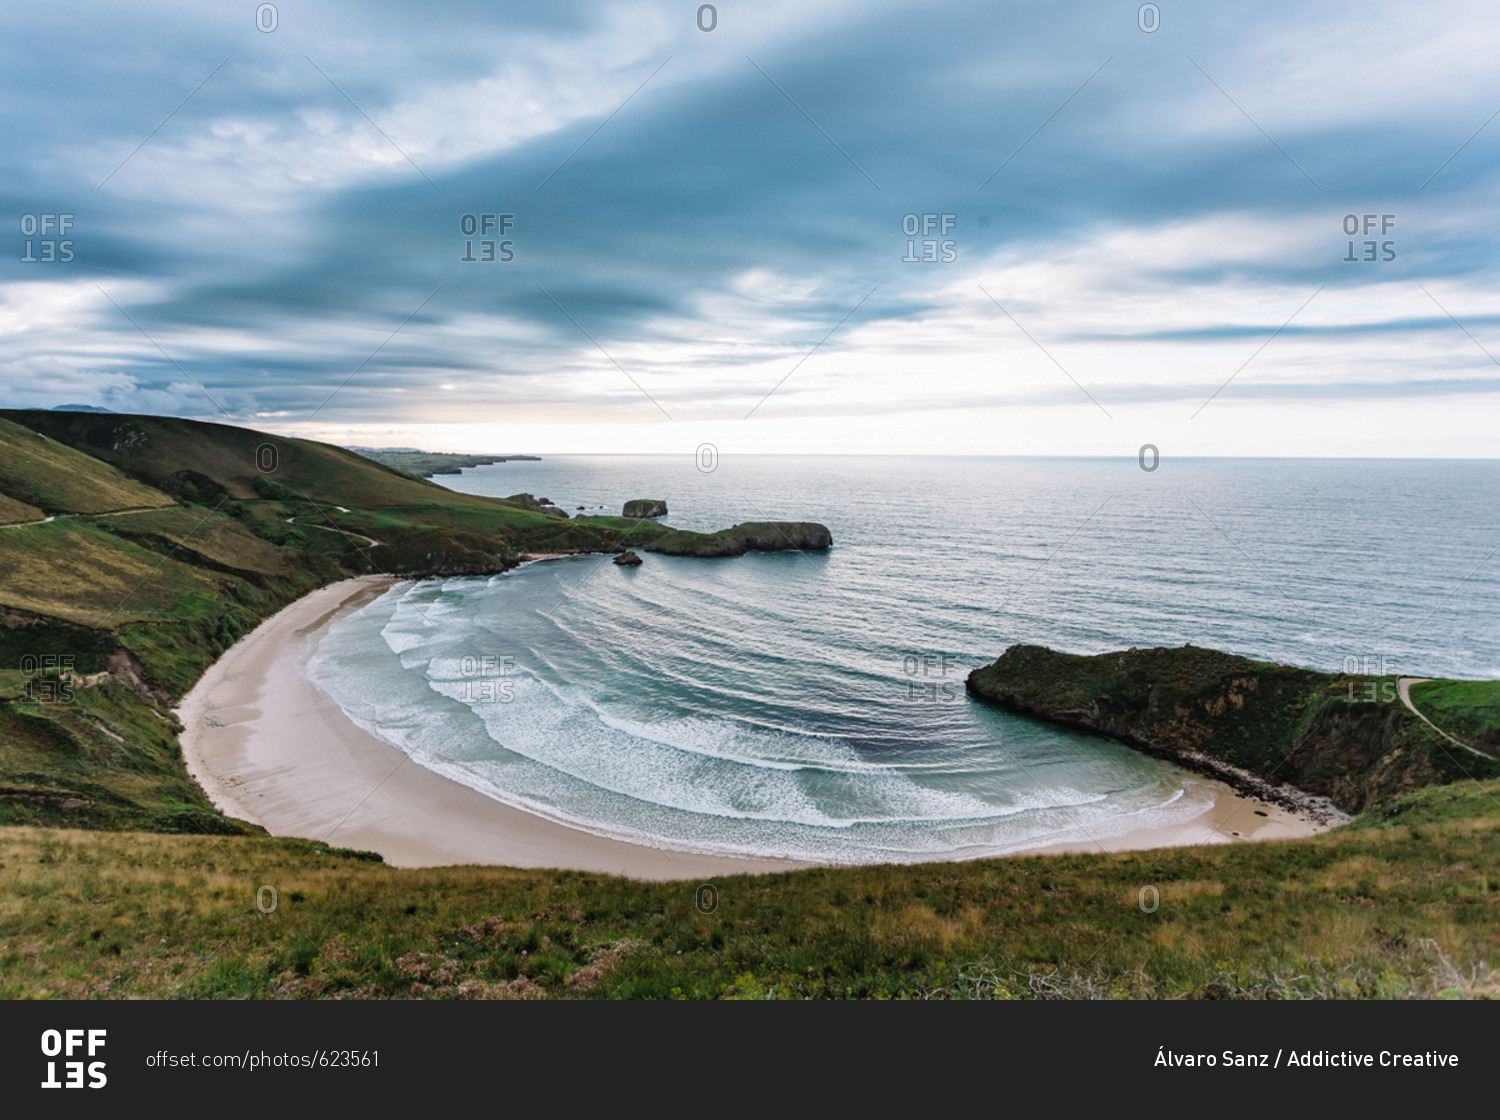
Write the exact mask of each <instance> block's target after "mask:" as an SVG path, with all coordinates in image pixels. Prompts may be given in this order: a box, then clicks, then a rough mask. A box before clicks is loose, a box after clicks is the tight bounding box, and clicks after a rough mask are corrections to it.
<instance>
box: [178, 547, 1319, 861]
mask: <svg viewBox="0 0 1500 1120" xmlns="http://www.w3.org/2000/svg"><path fill="white" fill-rule="evenodd" d="M394 583H395V581H394V580H392V579H390V578H389V577H384V576H367V577H362V578H359V579H352V580H346V581H344V582H341V583H337V584H333V585H331V586H329V587H325V588H321V589H320V590H318V591H315V592H313V593H312V594H310V595H308V596H306V597H304V598H302V599H300V600H298V601H297V602H295V603H293V604H292V605H290V606H288V607H286V608H285V609H284V610H282V611H281V612H280V613H279V614H277V615H275V616H274V617H272V618H270V619H267V620H266V621H265V622H264V623H262V624H261V625H260V627H258V628H257V629H256V630H255V631H254V632H253V633H251V634H249V635H246V636H245V637H244V638H242V639H241V640H240V641H239V642H238V643H236V644H235V645H234V647H233V648H231V649H230V650H229V651H228V652H226V653H225V654H224V656H223V657H222V658H220V659H219V660H218V661H217V662H215V664H214V665H213V666H212V667H211V668H210V669H209V670H208V672H207V673H205V674H204V675H203V677H202V679H201V680H199V682H198V683H197V684H196V685H195V686H194V687H193V689H192V691H191V692H189V693H188V695H187V696H186V697H184V699H183V702H182V704H181V706H180V707H179V708H178V709H177V714H178V716H179V718H180V719H181V720H182V723H183V727H184V730H183V732H182V736H181V742H182V750H183V755H184V758H185V759H186V762H187V767H188V770H189V772H190V773H191V774H192V775H193V777H194V778H195V779H196V780H197V781H198V783H199V784H200V785H201V786H202V787H203V788H204V790H205V791H206V792H207V794H208V796H209V798H210V799H211V800H212V801H213V803H214V804H215V805H216V806H217V807H218V808H219V809H220V811H222V812H224V813H227V814H229V815H231V816H234V817H238V818H240V819H242V820H247V821H251V822H253V823H256V824H259V825H261V826H262V827H264V828H265V829H267V831H269V832H271V833H272V834H273V835H276V836H296V837H303V838H306V839H312V840H323V841H326V842H328V843H330V844H332V845H334V846H337V847H347V848H362V849H367V850H371V851H376V852H379V853H380V854H381V855H382V856H384V857H385V859H386V861H387V862H388V863H390V864H392V865H393V866H396V867H440V866H447V865H454V864H491V865H503V866H508V867H550V868H567V869H573V870H580V871H595V872H605V873H610V874H619V875H627V876H631V877H634V878H644V879H697V878H706V877H708V876H712V875H727V874H747V873H760V872H770V871H786V870H791V869H794V868H797V867H802V866H806V865H805V864H799V863H793V862H790V861H784V860H774V859H760V860H746V859H737V858H734V857H729V856H715V855H704V854H699V853H693V852H683V851H676V850H673V851H668V850H664V849H659V848H653V847H649V846H644V845H638V844H631V843H626V842H623V841H619V840H613V839H609V838H606V837H600V836H595V835H593V834H591V833H587V832H583V831H581V830H579V829H575V828H570V827H568V826H567V825H564V824H560V823H558V822H556V821H552V820H548V819H546V818H544V817H540V816H536V815H534V814H532V813H527V812H524V811H522V810H519V809H515V808H513V807H511V806H509V805H505V804H503V803H501V802H499V801H496V800H494V799H493V798H490V797H487V796H485V795H484V794H482V793H480V792H478V791H477V790H473V789H470V788H469V787H468V786H464V785H461V784H459V783H458V782H455V781H453V780H451V779H449V778H446V777H444V776H442V775H440V774H437V773H434V772H433V771H431V770H427V769H425V768H423V767H422V766H420V765H418V764H417V763H415V762H411V761H409V760H408V759H407V756H406V755H405V754H403V753H402V752H400V751H398V750H396V749H395V748H394V747H391V746H390V745H388V744H386V743H384V742H382V741H381V740H379V739H377V738H375V737H374V736H373V735H370V734H369V733H368V732H366V731H364V730H363V729H362V728H360V727H358V726H357V725H356V724H354V723H353V722H352V721H351V720H350V719H349V718H348V717H347V716H346V715H345V714H344V713H343V711H342V710H341V709H340V708H339V707H338V705H336V704H335V703H334V702H333V701H332V700H330V699H329V698H328V697H327V696H326V695H324V694H323V693H322V692H321V691H320V690H319V689H318V688H317V687H316V686H315V685H313V684H312V683H311V682H310V681H308V680H307V679H306V678H305V677H303V676H302V674H301V673H300V672H299V671H298V669H297V664H298V662H299V661H300V660H301V659H302V658H303V656H304V655H305V654H306V652H307V649H308V646H309V643H310V641H311V640H312V638H313V636H314V635H315V634H316V633H318V632H319V631H320V629H321V628H323V627H326V626H327V625H329V624H330V623H331V622H332V621H333V620H334V618H336V617H337V616H338V615H339V614H340V613H341V612H345V611H352V610H355V609H357V608H358V607H359V606H361V605H363V604H364V603H367V602H369V601H370V600H371V599H372V598H374V597H375V596H377V595H380V594H381V593H383V592H384V591H386V590H387V589H389V588H390V587H391V586H393V584H394ZM1186 784H1187V785H1188V786H1190V787H1194V786H1196V787H1199V788H1200V790H1201V789H1203V788H1206V789H1207V791H1208V792H1209V793H1211V794H1212V798H1213V803H1212V807H1211V808H1210V809H1209V810H1208V811H1207V812H1205V813H1203V814H1202V815H1200V816H1199V817H1197V818H1195V819H1194V820H1191V821H1188V822H1186V823H1184V824H1180V825H1175V826H1171V827H1164V828H1155V829H1143V830H1139V831H1136V832H1131V833H1127V834H1125V835H1121V836H1115V837H1108V838H1105V837H1101V838H1100V839H1099V841H1098V842H1097V843H1095V842H1093V841H1085V842H1083V843H1077V844H1074V843H1070V844H1064V845H1051V846H1044V847H1038V848H1037V849H1035V850H1034V851H1032V852H1028V853H1025V854H1038V853H1042V852H1064V851H1081V852H1090V851H1092V852H1097V851H1099V850H1100V848H1103V849H1104V850H1107V851H1111V852H1114V851H1128V850H1137V849H1143V848H1156V847H1173V846H1195V845H1198V844H1202V843H1226V842H1228V843H1235V842H1242V841H1251V840H1269V839H1289V838H1293V837H1299V836H1309V835H1312V834H1313V833H1315V832H1317V831H1320V827H1319V826H1318V825H1316V824H1315V823H1313V822H1312V821H1310V820H1306V819H1303V818H1301V817H1299V816H1297V815H1294V814H1293V813H1291V812H1289V811H1288V810H1286V809H1283V808H1281V807H1279V806H1276V805H1273V804H1269V803H1266V802H1262V801H1260V800H1258V799H1256V798H1246V797H1243V796H1241V795H1240V794H1238V793H1236V792H1235V791H1233V790H1232V789H1230V788H1229V787H1228V786H1227V785H1224V784H1223V783H1220V782H1216V781H1211V780H1208V779H1205V778H1200V777H1197V776H1189V777H1187V779H1186Z"/></svg>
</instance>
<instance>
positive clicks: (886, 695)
mask: <svg viewBox="0 0 1500 1120" xmlns="http://www.w3.org/2000/svg"><path fill="white" fill-rule="evenodd" d="M443 481H444V482H445V483H446V484H447V485H450V486H451V487H453V488H454V489H459V490H464V491H467V492H471V493H484V494H491V495H496V496H503V495H506V494H511V493H516V492H518V491H523V490H524V491H530V492H532V493H534V494H538V495H544V496H547V497H550V498H552V499H553V500H554V501H555V502H557V503H558V504H560V505H562V506H564V507H565V508H568V509H569V510H573V509H574V507H576V506H579V505H584V506H588V507H591V508H593V507H598V506H603V507H605V508H607V509H608V510H610V511H611V512H618V507H619V506H620V504H621V503H623V502H624V501H625V500H626V499H627V498H633V497H659V498H665V499H666V500H667V502H668V504H669V506H670V507H671V510H672V513H671V515H670V516H669V517H668V518H667V519H666V520H668V521H669V522H670V523H672V524H674V525H678V526H680V527H684V528H700V529H708V528H717V527H722V526H724V525H728V524H731V523H733V522H736V521H743V520H762V519H771V518H775V519H799V520H801V519H806V520H819V521H822V522H824V523H825V524H827V525H828V526H829V527H830V529H832V531H833V535H834V541H835V547H834V549H833V550H831V551H830V552H828V553H826V554H807V555H804V554H799V553H780V554H766V555H749V556H744V557H739V558H735V559H727V560H717V561H704V560H690V559H676V558H671V557H660V556H653V555H650V554H646V556H645V564H643V565H642V566H641V567H639V568H635V569H622V568H617V567H615V566H614V565H613V564H610V563H609V562H608V559H607V558H600V557H579V558H574V559H568V560H562V561H550V562H545V563H540V564H533V565H528V566H526V567H523V568H520V569H517V570H515V571H512V572H509V573H507V574H505V575H503V576H498V577H493V578H488V579H485V578H479V579H461V580H457V579H456V580H447V581H432V582H427V583H421V584H407V585H404V586H403V587H401V588H399V589H398V590H396V591H394V592H392V593H390V594H388V595H386V596H384V597H382V598H380V599H378V600H376V601H375V602H373V603H371V604H370V605H368V606H367V607H365V608H364V609H363V610H361V611H359V612H357V613H355V614H353V615H350V616H348V617H346V618H344V619H342V620H341V621H340V622H338V623H337V624H335V625H334V626H333V627H332V628H331V629H330V631H329V632H328V633H327V635H326V636H325V637H324V639H323V640H322V643H321V645H320V646H319V647H318V649H317V651H316V653H315V654H314V656H313V658H312V659H311V661H310V662H309V664H308V666H307V672H308V674H309V675H310V676H311V677H312V679H313V680H315V681H316V682H317V683H318V685H319V686H320V687H321V688H323V689H324V690H325V691H326V692H328V693H329V694H330V695H331V696H332V697H333V698H334V699H335V700H337V701H338V702H339V703H340V704H341V705H342V706H343V707H344V709H345V710H346V711H347V712H349V714H350V715H351V716H352V717H353V718H354V719H355V720H356V721H357V722H359V723H361V724H362V725H364V726H365V727H367V728H369V729H370V730H372V731H374V732H375V733H376V734H378V735H380V736H381V737H382V738H384V739H386V740H387V741H389V742H391V743H392V744H394V745H396V746H397V747H399V748H401V749H403V750H406V751H408V752H409V753H411V755H412V757H413V759H414V760H415V761H417V762H420V763H421V764H423V765H426V766H429V767H431V768H433V769H435V770H438V771H440V772H442V773H445V774H447V775H449V776H451V777H454V778H456V779H458V780H460V781H463V782H465V783H467V784H469V785H472V786H474V787H475V788H478V789H480V790H483V791H484V792H486V793H488V794H490V795H491V796H494V797H496V798H498V799H500V800H502V801H505V802H508V803H510V804H514V805H517V806H520V807H523V808H527V809H530V810H532V811H535V812H540V813H543V814H544V815H548V816H552V817H554V818H557V819H561V820H565V821H567V822H569V823H572V824H575V825H577V826H579V827H582V828H585V829H588V830H590V831H593V832H597V833H600V834H604V835H611V836H617V837H621V838H627V839H633V840H637V841H641V842H646V843H652V844H658V845H661V846H663V847H669V848H687V849H694V850H702V851H716V852H734V853H740V854H745V855H766V856H772V855H775V856H788V857H793V858H802V859H814V860H822V861H835V862H877V861H905V860H919V859H937V858H969V857H974V856H980V855H987V854H999V853H1004V852H1008V851H1016V850H1020V849H1024V848H1027V847H1035V846H1038V845H1041V844H1047V843H1055V842H1060V841H1086V840H1087V839H1088V838H1089V837H1094V838H1097V839H1103V838H1104V837H1106V836H1109V835H1115V834H1119V833H1123V832H1127V831H1134V830H1136V829H1138V828H1142V827H1152V826H1157V825H1165V824H1170V823H1172V822H1174V821H1179V820H1184V819H1188V818H1191V817H1192V816H1195V815H1197V813H1199V812H1201V811H1202V809H1203V808H1205V807H1206V804H1205V803H1204V794H1203V793H1201V792H1192V791H1186V790H1185V789H1184V785H1183V781H1182V778H1183V775H1182V774H1181V772H1180V771H1178V770H1176V769H1175V768H1173V767H1171V766H1168V765H1167V764H1165V763H1162V762H1159V761H1157V760H1154V759H1150V758H1147V757H1144V756H1142V755H1139V754H1137V753H1135V752H1133V751H1131V750H1129V749H1127V748H1124V747H1121V746H1119V745H1118V744H1114V743H1110V742H1106V741H1101V740H1098V739H1093V738H1089V737H1085V736H1081V735H1076V734H1073V733H1070V732H1066V731H1061V730H1058V729H1055V728H1051V727H1047V726H1045V725H1041V724H1037V723H1034V722H1031V721H1028V720H1024V719H1020V718H1017V717H1013V716H1010V715H1007V714H1006V713H1003V712H999V711H996V710H994V709H992V708H989V707H986V706H984V705H980V704H977V703H974V702H972V701H970V700H969V699H968V698H967V696H966V695H965V693H964V690H963V680H964V677H965V676H966V675H967V673H968V672H969V670H970V669H973V668H975V667H977V666H979V665H982V664H985V663H987V662H989V661H991V660H993V659H994V658H995V657H996V656H998V655H999V654H1000V653H1001V652H1002V651H1003V650H1004V649H1005V648H1006V647H1007V646H1009V645H1011V644H1012V643H1015V642H1037V643H1041V644H1045V645H1051V646H1054V647H1058V648H1063V649H1068V650H1073V651H1077V652H1097V651H1102V650H1107V649H1117V648H1124V647H1128V646H1132V645H1135V646H1149V645H1181V644H1182V643H1184V642H1191V643H1193V644H1194V645H1202V646H1215V647H1218V648H1223V649H1228V650H1233V651H1235V652H1239V653H1244V654H1246V655H1248V656H1252V657H1259V658H1267V659H1274V660H1279V661H1286V662H1291V663H1294V664H1300V665H1307V666H1311V667H1313V668H1318V669H1325V670H1335V671H1336V670H1338V669H1340V668H1343V667H1344V666H1345V664H1346V662H1348V661H1349V660H1350V659H1354V660H1355V661H1359V662H1362V663H1368V664H1369V665H1370V666H1371V668H1372V669H1377V668H1378V667H1379V666H1380V665H1381V664H1382V663H1383V666H1384V669H1385V671H1387V672H1399V673H1401V674H1403V675H1413V676H1429V675H1457V676H1472V677H1500V635H1497V632H1496V627H1495V625H1494V621H1495V619H1496V617H1497V608H1500V564H1485V563H1484V562H1485V561H1486V558H1487V557H1488V556H1491V555H1493V550H1494V549H1495V548H1496V546H1497V545H1500V514H1497V510H1500V504H1497V502H1496V500H1495V499H1496V497H1497V494H1500V464H1494V463H1487V462H1486V463H1440V462H1405V461H1382V462H1363V461H1347V460H1339V461H1329V460H1316V461H1285V460H1278V461H1268V460H1255V461H1229V460H1199V461H1191V462H1177V463H1173V462H1168V463H1164V464H1163V465H1162V467H1161V468H1160V469H1159V470H1157V471H1155V472H1151V473H1147V472H1144V471H1142V470H1141V469H1140V468H1139V466H1138V464H1137V463H1136V462H1135V461H1134V460H1131V461H1128V462H1123V461H1122V462H1116V461H1103V460H1072V461H1069V460H1023V459H940V458H926V459H896V458H893V459H877V458H868V459H865V458H814V457H807V458H802V457H784V458H742V459H734V460H725V461H723V462H721V463H720V464H719V465H718V467H717V469H716V470H714V471H713V472H711V473H703V472H700V471H699V470H697V469H696V466H695V463H694V461H693V460H692V459H691V458H688V457H603V456H601V457H558V458H549V459H546V460H544V461H542V462H535V463H524V462H511V463H504V464H495V465H493V466H490V467H481V468H476V469H474V470H471V471H466V472H465V473H464V474H463V475H460V476H450V477H447V478H444V479H443ZM1475 569H1478V570H1477V572H1476V571H1475Z"/></svg>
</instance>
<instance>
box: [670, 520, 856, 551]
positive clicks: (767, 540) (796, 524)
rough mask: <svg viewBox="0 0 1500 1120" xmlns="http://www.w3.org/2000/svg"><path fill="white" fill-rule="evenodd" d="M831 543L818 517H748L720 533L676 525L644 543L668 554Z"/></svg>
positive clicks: (804, 548)
mask: <svg viewBox="0 0 1500 1120" xmlns="http://www.w3.org/2000/svg"><path fill="white" fill-rule="evenodd" d="M832 544H833V534H832V533H830V532H829V531H828V529H827V527H826V526H824V525H819V524H818V523H817V522H815V521H747V522H745V523H744V524H742V525H736V526H735V527H734V528H732V529H721V530H720V531H719V532H717V533H693V532H688V531H686V530H680V529H673V530H671V531H669V532H667V533H665V534H664V535H662V536H660V537H656V538H654V539H652V540H651V541H650V542H649V543H647V544H646V545H644V546H643V547H644V548H645V550H646V551H647V552H660V553H662V554H664V555H667V556H742V555H744V554H745V553H746V552H780V551H783V550H785V549H798V550H800V551H804V552H821V551H823V550H824V549H826V548H829V547H831V546H832Z"/></svg>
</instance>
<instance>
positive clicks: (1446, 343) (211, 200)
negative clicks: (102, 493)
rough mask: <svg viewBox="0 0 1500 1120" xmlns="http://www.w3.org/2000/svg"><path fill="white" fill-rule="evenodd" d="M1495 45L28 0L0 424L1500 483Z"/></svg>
mask: <svg viewBox="0 0 1500 1120" xmlns="http://www.w3.org/2000/svg"><path fill="white" fill-rule="evenodd" d="M268 25H269V26H268ZM705 28H708V29H705ZM1497 55H1500V11H1497V10H1496V9H1495V8H1494V6H1493V5H1490V4H1485V3H1431V4H1421V5H1418V4H1410V3H1370V2H1360V3H1352V2H1351V3H1322V4H1317V5H1307V4H1300V3H1299V4H1290V3H1263V2H1255V3H1213V4H1209V3H1202V4H1182V3H1162V4H1158V5H1145V6H1141V5H1138V4H1135V3H1121V2H1109V3H1090V2H1079V3H1068V4H1046V5H1044V4H1038V3H994V2H987V3H943V2H940V0H923V2H921V3H909V2H888V0H861V2H859V3H852V2H847V3H846V2H842V0H827V2H821V0H820V2H817V3H806V2H800V3H791V2H785V0H764V2H758V3H755V4H750V3H745V2H743V0H724V2H722V3H719V4H717V5H716V6H714V8H712V9H710V8H707V7H706V6H704V7H700V6H699V5H696V4H693V3H690V2H680V0H670V2H636V3H607V4H606V3H577V4H566V5H556V6H553V5H548V6H545V8H544V7H543V6H541V5H537V4H534V3H525V4H520V3H516V4H512V3H504V2H501V3H494V2H487V3H482V4H481V3H451V4H443V5H433V6H429V5H420V6H419V5H397V4H389V3H373V4H372V3H360V4H354V3H349V4H340V3H311V4H304V3H293V2H287V3H282V4H278V5H275V6H274V7H272V6H271V5H261V6H260V7H259V8H257V6H256V5H255V4H253V3H242V2H235V3H225V4H212V5H204V4H201V3H142V4H133V5H129V6H122V5H104V4H96V5H80V4H69V3H45V4H44V3H13V4H8V5H6V6H5V7H4V9H3V12H0V57H3V59H4V65H3V67H0V92H3V96H4V99H5V103H6V105H7V106H8V108H9V111H8V112H7V113H6V114H4V117H3V119H0V133H3V142H4V150H5V152H6V158H5V160H4V161H3V163H0V194H3V204H0V209H3V210H4V211H5V212H6V214H7V220H8V221H9V222H10V226H9V228H10V237H9V239H8V243H9V248H10V251H9V252H8V253H7V254H5V257H4V260H3V263H0V390H3V393H0V399H3V400H4V402H5V404H6V405H8V406H11V407H51V406H54V405H58V404H72V403H76V404H89V405H95V406H98V407H104V408H109V409H111V410H114V411H119V412H148V413H158V414H170V415H177V416H186V417H193V418H198V419H205V420H209V419H212V420H221V421H228V422H231V423H236V424H241V425H245V426H249V427H254V428H259V429H262V430H268V431H274V432H278V433H282V434H288V435H300V436H307V437H311V438H317V439H325V440H329V441H331V442H335V443H341V444H362V445H374V446H417V447H423V448H427V449H431V450H451V451H475V452H494V453H505V452H517V453H519V452H532V453H564V452H672V453H676V452H683V453H692V452H693V451H694V449H695V448H697V447H699V446H700V445H703V444H713V445H714V446H715V447H716V448H718V449H720V450H721V451H722V452H723V453H731V452H733V453H887V454H890V453H900V454H969V455H976V454H977V455H1014V454H1026V455H1110V456H1129V457H1136V456H1137V454H1138V452H1139V449H1140V448H1141V447H1143V446H1144V445H1146V444H1150V445H1152V447H1154V448H1156V449H1158V451H1159V453H1160V454H1161V455H1163V456H1172V455H1249V456H1370V457H1485V458H1488V457H1493V456H1495V455H1496V454H1497V449H1500V443H1497V441H1496V439H1495V437H1494V432H1495V428H1496V420H1497V418H1500V407H1497V406H1500V361H1497V357H1496V356H1497V355H1500V305H1497V302H1496V299H1495V291H1496V284H1495V281H1496V276H1497V269H1500V264H1497V262H1500V254H1497V248H1500V220H1497V211H1496V203H1497V185H1500V119H1497V117H1496V113H1497V111H1500V68H1497V67H1496V66H1495V65H1494V59H1495V57H1496V56H1497ZM57 215H66V216H67V217H66V218H65V220H66V222H67V228H66V229H65V230H64V231H62V232H59V231H58V228H57V227H58V225H59V224H60V223H59V220H58V218H57V217H56V216H57ZM1366 215H1369V216H1371V217H1370V218H1369V219H1368V220H1367V219H1366ZM945 216H946V217H945ZM1351 223H1352V225H1353V229H1354V232H1353V233H1350V232H1348V230H1349V229H1350V225H1351ZM502 224H503V226H504V228H503V231H502V230H501V229H500V227H501V226H502ZM1367 227H1368V230H1367ZM487 242H493V243H494V244H493V248H487V247H486V243H487ZM1367 242H1368V243H1372V244H1371V245H1370V247H1368V248H1367ZM64 243H66V246H64ZM49 245H50V248H49ZM490 254H492V255H493V256H494V258H495V259H493V260H484V259H481V258H482V257H484V256H486V255H490ZM1367 255H1368V256H1372V257H1374V259H1373V260H1366V259H1363V258H1364V257H1366V256H1367ZM466 257H468V258H471V259H467V260H466V259H465V258H466ZM49 258H57V259H49ZM1351 258H1352V259H1351Z"/></svg>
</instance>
